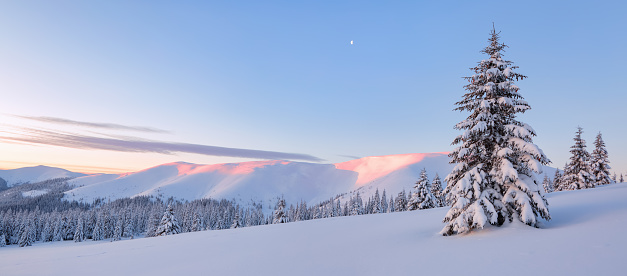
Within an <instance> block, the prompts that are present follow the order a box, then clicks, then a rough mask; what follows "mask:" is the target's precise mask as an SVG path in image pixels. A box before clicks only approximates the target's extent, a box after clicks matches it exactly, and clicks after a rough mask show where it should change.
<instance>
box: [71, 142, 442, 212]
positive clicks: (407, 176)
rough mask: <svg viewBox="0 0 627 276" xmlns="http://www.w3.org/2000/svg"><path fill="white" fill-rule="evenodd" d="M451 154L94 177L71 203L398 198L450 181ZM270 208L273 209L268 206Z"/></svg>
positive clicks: (77, 182) (170, 168)
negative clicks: (427, 176) (439, 179)
mask: <svg viewBox="0 0 627 276" xmlns="http://www.w3.org/2000/svg"><path fill="white" fill-rule="evenodd" d="M448 160H449V159H448V157H447V156H446V153H415V154H399V155H388V156H376V157H365V158H361V159H356V160H352V161H349V162H344V163H339V164H317V163H305V162H290V161H254V162H243V163H231V164H215V165H196V164H189V163H182V162H178V163H170V164H164V165H160V166H156V167H153V168H149V169H146V170H142V171H139V172H135V173H128V174H120V175H90V176H84V177H79V178H77V179H74V180H72V181H71V182H70V184H72V185H74V186H75V187H76V188H75V189H73V190H71V191H68V192H66V198H67V199H69V200H79V201H81V200H82V201H86V202H91V201H92V200H93V199H95V198H97V197H105V198H111V199H116V198H122V197H134V196H139V195H153V196H163V197H166V198H167V197H170V196H173V197H175V198H178V199H186V200H193V199H200V198H227V199H233V198H235V199H236V200H237V201H238V202H241V203H247V202H250V201H251V200H253V201H255V202H274V201H275V199H276V197H277V196H284V197H285V199H286V200H287V202H289V203H296V202H299V201H301V200H303V201H305V202H307V203H310V204H314V203H319V202H321V201H323V200H327V199H329V198H331V197H333V196H336V195H338V194H344V193H349V192H351V191H354V190H356V189H360V190H362V194H364V195H365V196H369V195H370V194H371V193H374V191H375V189H376V188H379V189H380V190H381V192H382V191H383V189H387V191H388V192H393V193H398V192H399V191H401V190H402V189H403V188H405V189H409V188H411V187H412V186H413V183H414V182H415V181H416V179H418V176H419V174H420V170H422V169H423V168H426V169H427V171H429V172H430V173H433V175H435V172H438V173H439V174H440V175H443V176H445V175H446V174H447V173H448V171H449V170H450V168H451V165H450V164H448ZM266 206H267V205H266Z"/></svg>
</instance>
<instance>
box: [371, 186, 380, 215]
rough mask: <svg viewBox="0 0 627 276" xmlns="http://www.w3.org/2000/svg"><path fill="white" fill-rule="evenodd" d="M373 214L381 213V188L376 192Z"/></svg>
mask: <svg viewBox="0 0 627 276" xmlns="http://www.w3.org/2000/svg"><path fill="white" fill-rule="evenodd" d="M372 213H373V214H378V213H382V212H381V197H380V196H379V188H377V190H376V191H375V192H374V198H373V199H372Z"/></svg>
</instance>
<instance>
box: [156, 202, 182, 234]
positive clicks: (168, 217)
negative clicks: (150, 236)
mask: <svg viewBox="0 0 627 276" xmlns="http://www.w3.org/2000/svg"><path fill="white" fill-rule="evenodd" d="M178 233H181V227H180V226H179V223H178V221H177V220H176V217H175V216H174V208H173V207H172V204H168V207H167V208H166V209H165V211H164V212H163V217H161V222H160V223H159V227H157V230H155V236H167V235H176V234H178Z"/></svg>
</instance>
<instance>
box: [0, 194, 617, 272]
mask: <svg viewBox="0 0 627 276" xmlns="http://www.w3.org/2000/svg"><path fill="white" fill-rule="evenodd" d="M547 197H548V200H549V203H550V208H551V215H552V217H553V219H552V220H551V221H549V222H546V223H545V224H544V225H543V227H542V228H541V229H535V228H531V227H527V226H524V225H520V224H518V223H514V224H506V225H505V226H503V227H501V228H486V229H484V230H481V231H478V232H475V233H471V234H468V235H462V236H455V237H442V236H440V235H438V231H439V230H440V229H441V228H442V227H443V224H442V223H441V219H442V218H443V217H444V214H445V212H446V211H447V209H446V208H438V209H431V210H423V211H413V212H402V213H391V214H378V215H365V216H354V217H339V218H331V219H320V220H311V221H304V222H296V223H288V224H280V225H267V226H257V227H249V228H241V229H232V230H220V231H203V232H194V233H186V234H180V235H174V236H167V237H158V238H143V239H135V240H124V241H119V242H108V241H102V242H92V241H86V242H82V243H74V242H71V241H68V242H54V243H36V244H34V246H32V247H27V248H19V247H17V246H9V247H5V248H0V260H2V264H3V268H2V269H3V274H4V273H6V274H7V275H42V274H46V275H139V274H141V275H174V274H176V275H198V274H215V275H294V274H298V275H413V274H421V275H422V274H424V275H467V274H471V275H479V274H480V275H504V274H506V275H620V274H623V273H624V271H626V270H627V263H625V262H624V261H623V258H624V256H626V255H627V239H625V238H624V233H623V229H624V228H625V227H626V226H627V201H626V200H625V198H627V184H625V183H621V184H614V185H608V186H603V187H598V188H595V189H589V190H580V191H568V192H557V193H552V194H549V195H548V196H547Z"/></svg>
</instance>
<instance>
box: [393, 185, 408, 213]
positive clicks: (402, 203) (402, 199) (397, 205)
mask: <svg viewBox="0 0 627 276" xmlns="http://www.w3.org/2000/svg"><path fill="white" fill-rule="evenodd" d="M406 210H407V196H405V189H403V191H401V192H400V193H398V196H396V200H394V212H403V211H406Z"/></svg>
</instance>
